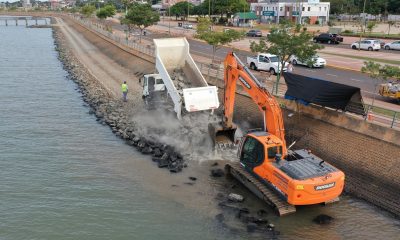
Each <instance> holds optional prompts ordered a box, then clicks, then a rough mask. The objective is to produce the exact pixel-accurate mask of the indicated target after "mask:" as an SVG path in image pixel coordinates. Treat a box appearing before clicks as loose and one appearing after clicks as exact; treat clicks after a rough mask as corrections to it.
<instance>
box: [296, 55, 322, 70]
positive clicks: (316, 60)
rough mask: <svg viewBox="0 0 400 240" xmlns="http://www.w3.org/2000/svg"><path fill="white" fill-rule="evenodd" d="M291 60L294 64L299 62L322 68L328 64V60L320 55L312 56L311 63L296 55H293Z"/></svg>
mask: <svg viewBox="0 0 400 240" xmlns="http://www.w3.org/2000/svg"><path fill="white" fill-rule="evenodd" d="M290 62H291V63H293V65H297V64H299V65H304V66H308V67H320V68H323V67H325V65H326V60H325V59H323V58H322V57H320V56H318V55H315V56H314V57H312V59H311V61H310V63H308V62H302V61H300V60H299V59H298V57H296V56H292V57H291V58H290ZM311 62H312V63H311Z"/></svg>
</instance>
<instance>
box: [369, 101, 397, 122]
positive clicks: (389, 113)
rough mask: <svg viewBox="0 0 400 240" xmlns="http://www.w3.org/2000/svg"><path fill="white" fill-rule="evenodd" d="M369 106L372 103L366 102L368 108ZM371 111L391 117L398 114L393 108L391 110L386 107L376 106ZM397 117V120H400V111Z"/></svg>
mask: <svg viewBox="0 0 400 240" xmlns="http://www.w3.org/2000/svg"><path fill="white" fill-rule="evenodd" d="M369 106H370V105H367V104H365V107H366V108H368V107H369ZM371 111H372V112H373V113H376V114H378V115H383V116H386V117H389V118H391V119H393V117H394V116H395V114H396V112H395V111H392V110H389V109H385V108H380V107H376V106H374V107H371ZM396 119H397V120H400V112H397V114H396Z"/></svg>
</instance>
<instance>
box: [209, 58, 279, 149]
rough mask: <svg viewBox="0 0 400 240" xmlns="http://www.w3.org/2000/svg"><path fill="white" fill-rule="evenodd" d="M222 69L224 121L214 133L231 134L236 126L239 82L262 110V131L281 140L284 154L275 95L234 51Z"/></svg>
mask: <svg viewBox="0 0 400 240" xmlns="http://www.w3.org/2000/svg"><path fill="white" fill-rule="evenodd" d="M224 69H225V71H224V81H225V91H224V121H223V122H222V129H219V131H217V133H216V135H224V134H223V133H224V132H228V134H225V135H231V134H232V132H233V131H232V130H233V129H235V128H236V127H235V125H234V124H233V112H234V105H235V97H236V95H235V94H236V87H237V83H238V82H239V84H240V85H241V86H242V87H243V89H244V90H245V91H246V92H247V94H249V96H250V97H251V99H252V100H253V101H254V102H255V103H256V104H257V106H258V108H259V109H260V111H261V112H262V114H263V118H264V131H267V132H269V133H270V134H272V135H275V136H277V137H278V138H279V139H280V140H281V141H282V143H283V144H282V146H283V151H282V153H283V155H286V153H287V149H286V141H285V128H284V124H283V118H282V111H281V108H280V106H279V103H278V102H277V101H276V99H275V97H274V96H273V95H272V94H270V93H269V92H268V91H267V90H266V89H265V87H263V85H262V84H261V83H260V82H259V81H258V80H257V78H256V77H255V76H254V75H253V74H252V73H251V72H250V70H249V69H248V68H247V67H246V66H245V65H244V64H243V63H242V61H241V60H240V59H239V57H238V56H237V55H236V54H235V53H233V52H231V53H229V54H227V56H226V58H225V61H224ZM231 138H232V137H231Z"/></svg>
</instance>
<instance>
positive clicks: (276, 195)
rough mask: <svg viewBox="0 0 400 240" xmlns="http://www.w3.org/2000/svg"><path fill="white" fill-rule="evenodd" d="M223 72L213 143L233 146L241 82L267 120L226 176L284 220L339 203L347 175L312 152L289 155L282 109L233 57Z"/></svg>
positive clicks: (250, 135) (245, 140) (242, 147)
mask: <svg viewBox="0 0 400 240" xmlns="http://www.w3.org/2000/svg"><path fill="white" fill-rule="evenodd" d="M224 71H225V73H224V81H225V89H224V90H225V93H224V100H223V101H224V118H223V120H222V123H221V124H220V125H219V126H218V127H216V126H210V131H212V132H213V136H214V138H215V139H214V141H217V142H218V141H219V140H222V139H224V138H226V137H228V138H230V139H231V140H232V141H233V140H234V139H233V136H234V135H233V134H234V132H235V130H236V126H235V125H234V123H233V110H234V105H235V94H236V86H237V82H239V83H240V84H241V85H242V86H243V89H244V90H245V91H246V92H247V93H248V94H249V96H250V97H251V99H252V100H253V101H254V102H255V103H256V104H257V106H258V108H259V109H260V111H261V112H262V113H263V116H264V130H263V131H253V132H249V133H247V134H246V135H245V136H244V137H243V138H242V140H241V142H240V145H239V151H238V157H239V159H240V161H239V162H236V163H229V164H227V165H226V170H227V171H228V172H229V173H230V174H231V175H233V176H234V177H235V178H237V179H238V180H239V181H240V182H242V183H243V184H244V185H245V186H246V187H247V188H249V189H250V190H251V191H252V192H254V193H255V194H256V195H257V196H258V197H260V198H261V199H262V200H264V201H266V202H267V203H268V204H270V205H271V206H272V207H274V208H276V210H277V211H278V213H279V215H280V216H283V215H286V214H290V213H293V212H295V211H296V208H295V205H311V204H320V203H329V202H334V201H337V200H338V197H339V195H340V194H341V193H342V191H343V187H344V179H345V176H344V173H343V172H342V171H340V170H338V169H337V168H335V167H334V166H332V165H330V164H329V163H327V162H325V161H324V160H322V159H320V158H319V157H317V156H315V155H314V154H312V153H311V151H309V150H305V149H300V150H289V149H288V147H287V146H286V141H285V128H284V123H283V117H282V111H281V108H280V106H279V103H278V102H277V100H276V99H275V97H274V96H273V95H271V94H270V93H269V92H268V91H267V90H266V89H265V87H263V86H262V84H261V83H260V82H259V81H258V80H257V78H256V77H255V76H254V75H253V74H252V73H251V72H250V71H249V69H248V68H247V67H246V66H245V65H244V64H243V63H242V62H241V60H240V59H239V58H238V57H237V56H236V54H235V53H233V52H232V53H228V55H227V56H226V58H225V61H224ZM289 148H290V147H289Z"/></svg>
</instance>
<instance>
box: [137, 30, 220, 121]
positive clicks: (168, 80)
mask: <svg viewBox="0 0 400 240" xmlns="http://www.w3.org/2000/svg"><path fill="white" fill-rule="evenodd" d="M153 41H154V45H155V55H156V70H157V72H158V73H153V74H146V75H144V76H143V93H142V94H143V99H144V100H145V103H146V104H149V105H151V104H152V103H154V102H155V101H157V102H160V101H169V100H172V103H173V106H174V111H175V112H176V114H177V117H178V119H181V117H182V113H183V112H184V111H186V112H197V111H206V110H210V111H213V110H215V109H217V108H218V107H219V100H218V91H217V87H216V86H209V85H208V84H207V82H206V80H205V79H204V77H203V75H202V74H201V72H200V70H199V68H198V67H197V65H196V63H195V62H194V60H193V58H192V56H191V55H190V53H189V43H188V41H187V40H186V38H163V39H154V40H153Z"/></svg>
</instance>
